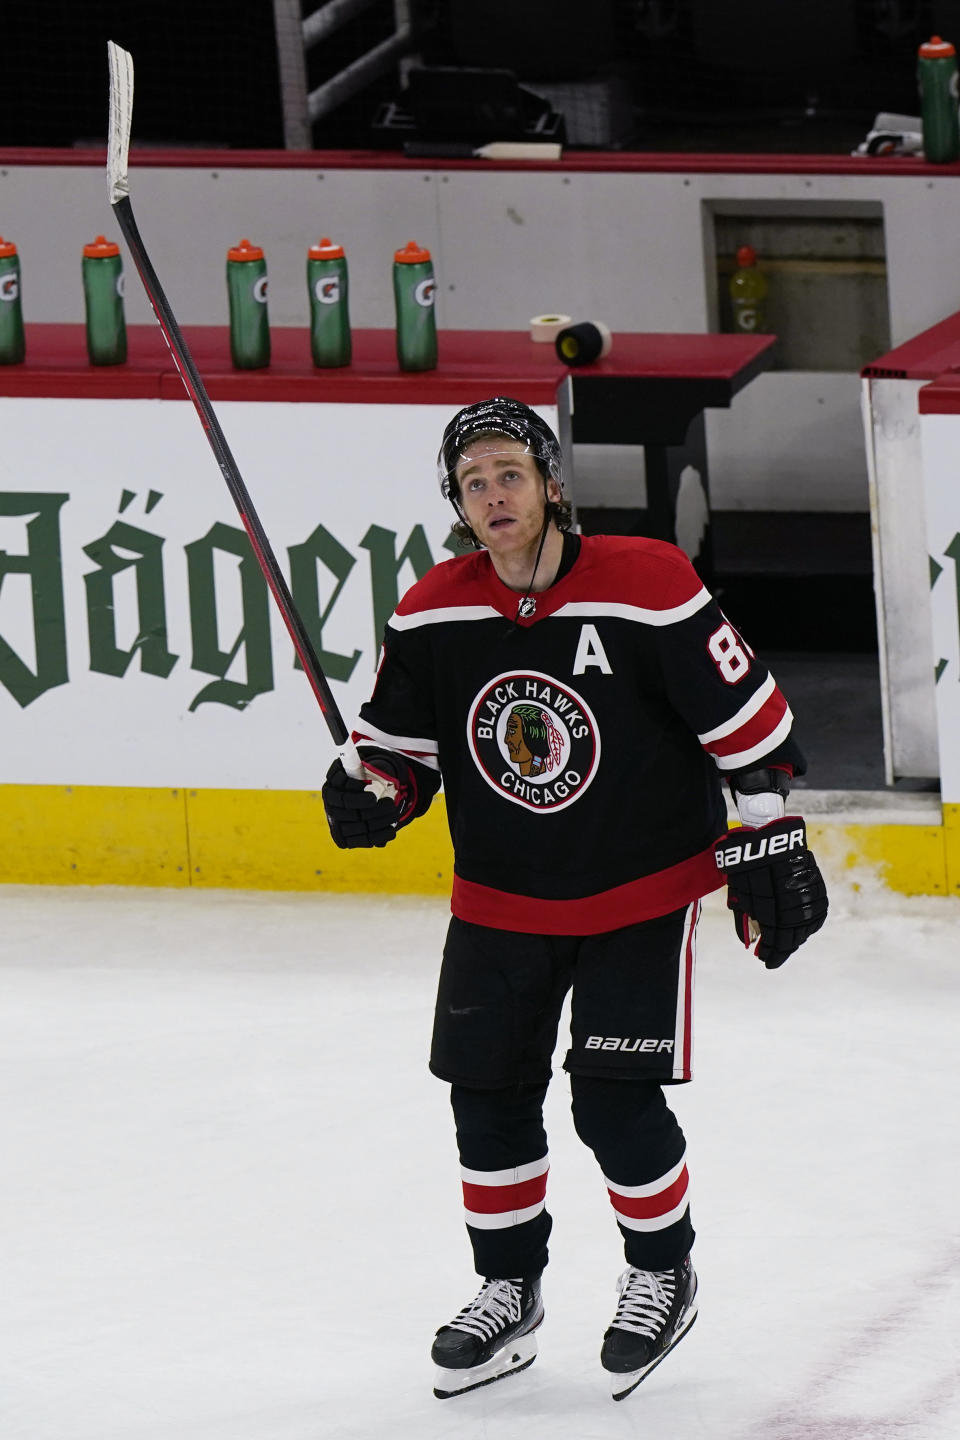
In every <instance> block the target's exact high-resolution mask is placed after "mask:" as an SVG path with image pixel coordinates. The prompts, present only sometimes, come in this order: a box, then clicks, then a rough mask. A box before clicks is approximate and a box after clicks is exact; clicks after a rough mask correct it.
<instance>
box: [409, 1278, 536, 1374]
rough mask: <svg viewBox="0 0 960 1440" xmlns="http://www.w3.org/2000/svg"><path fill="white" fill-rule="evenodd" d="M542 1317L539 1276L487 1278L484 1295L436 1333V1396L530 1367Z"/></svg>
mask: <svg viewBox="0 0 960 1440" xmlns="http://www.w3.org/2000/svg"><path fill="white" fill-rule="evenodd" d="M542 1320H543V1301H542V1300H541V1298H540V1276H539V1275H535V1276H534V1277H533V1278H532V1279H530V1280H484V1282H483V1285H482V1287H481V1289H480V1294H479V1295H478V1296H477V1298H476V1299H475V1300H472V1301H471V1302H470V1304H469V1305H465V1306H464V1308H463V1309H462V1310H461V1311H460V1314H459V1315H458V1316H457V1317H456V1319H455V1320H451V1321H450V1324H449V1325H444V1326H442V1327H441V1328H440V1329H439V1330H438V1331H437V1338H436V1340H434V1342H433V1349H432V1350H431V1351H430V1358H431V1359H432V1360H433V1363H434V1364H435V1365H436V1366H437V1374H436V1383H435V1385H434V1391H433V1393H434V1395H436V1397H437V1399H438V1400H448V1399H449V1398H450V1396H451V1395H462V1394H463V1393H464V1391H465V1390H476V1389H477V1387H478V1386H480V1385H490V1384H491V1383H492V1382H493V1381H494V1380H502V1379H505V1378H506V1376H508V1375H516V1374H518V1373H519V1371H521V1370H526V1368H527V1366H528V1365H532V1364H533V1362H534V1360H535V1359H536V1357H537V1337H536V1335H535V1334H534V1331H535V1330H536V1328H537V1326H538V1325H539V1324H540V1322H541V1321H542Z"/></svg>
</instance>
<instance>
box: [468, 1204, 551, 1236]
mask: <svg viewBox="0 0 960 1440" xmlns="http://www.w3.org/2000/svg"><path fill="white" fill-rule="evenodd" d="M546 1203H547V1202H546V1201H545V1200H540V1201H538V1203H537V1204H536V1205H527V1206H526V1207H525V1209H523V1210H504V1211H501V1213H500V1214H498V1215H485V1214H481V1213H480V1212H479V1211H478V1210H465V1211H464V1212H463V1214H464V1219H465V1220H466V1222H467V1224H468V1225H472V1226H473V1227H474V1229H475V1230H507V1229H509V1228H510V1226H511V1225H523V1224H524V1222H525V1221H527V1220H533V1219H535V1218H536V1216H538V1215H539V1214H540V1212H541V1211H542V1210H543V1208H544V1206H545V1205H546Z"/></svg>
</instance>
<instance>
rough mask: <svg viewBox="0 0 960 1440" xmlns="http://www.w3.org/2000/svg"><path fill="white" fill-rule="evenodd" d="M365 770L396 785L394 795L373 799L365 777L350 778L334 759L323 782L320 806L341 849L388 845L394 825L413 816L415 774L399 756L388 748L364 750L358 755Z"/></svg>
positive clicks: (335, 842)
mask: <svg viewBox="0 0 960 1440" xmlns="http://www.w3.org/2000/svg"><path fill="white" fill-rule="evenodd" d="M360 758H361V759H362V761H363V764H364V767H365V769H367V770H369V771H370V773H371V775H375V776H376V777H377V778H378V779H381V780H387V781H389V782H390V783H391V784H392V785H395V786H396V790H397V793H396V796H395V797H394V798H393V799H391V798H390V797H389V796H386V795H385V796H384V797H383V798H382V799H377V796H376V794H375V793H374V792H373V790H371V789H368V788H367V786H368V782H367V781H366V780H354V779H353V777H352V776H351V775H348V774H347V772H346V770H344V768H343V762H342V761H341V760H339V759H337V760H334V762H333V764H332V765H331V766H330V769H329V770H328V771H327V778H326V780H325V781H324V782H323V789H322V791H321V794H322V795H323V808H324V810H325V811H326V814H327V824H328V825H329V826H330V834H331V835H332V836H333V842H334V844H335V845H338V846H339V847H340V849H341V850H354V849H358V848H361V847H363V848H373V847H378V848H379V847H380V846H382V845H388V844H389V843H390V841H391V840H393V839H395V838H396V834H397V828H398V826H400V825H403V824H405V823H406V821H407V820H412V819H413V814H414V811H415V809H416V803H417V781H416V776H415V775H414V773H413V771H412V770H411V768H410V766H409V765H407V763H406V761H405V760H404V759H403V758H402V757H401V756H400V755H395V754H393V753H392V752H391V751H389V750H365V751H364V753H363V754H362V755H361V757H360Z"/></svg>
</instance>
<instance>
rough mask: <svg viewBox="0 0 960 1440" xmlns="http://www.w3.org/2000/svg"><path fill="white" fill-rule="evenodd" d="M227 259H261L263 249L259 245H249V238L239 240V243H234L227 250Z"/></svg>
mask: <svg viewBox="0 0 960 1440" xmlns="http://www.w3.org/2000/svg"><path fill="white" fill-rule="evenodd" d="M227 259H228V260H262V259H263V251H262V250H261V248H260V246H259V245H251V244H250V241H249V240H241V241H240V244H239V245H234V246H232V247H231V248H230V249H229V250H228V251H227Z"/></svg>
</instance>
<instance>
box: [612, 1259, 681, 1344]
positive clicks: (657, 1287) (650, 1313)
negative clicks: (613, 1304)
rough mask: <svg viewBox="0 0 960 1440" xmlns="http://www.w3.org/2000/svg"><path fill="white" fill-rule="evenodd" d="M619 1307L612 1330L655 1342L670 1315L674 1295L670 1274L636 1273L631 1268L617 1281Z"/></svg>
mask: <svg viewBox="0 0 960 1440" xmlns="http://www.w3.org/2000/svg"><path fill="white" fill-rule="evenodd" d="M617 1286H618V1288H619V1290H620V1303H619V1304H618V1305H617V1313H616V1315H615V1316H614V1317H613V1328H614V1329H617V1330H632V1331H633V1333H634V1334H636V1335H646V1336H647V1337H648V1338H649V1339H650V1340H656V1339H657V1337H658V1335H659V1334H660V1332H661V1331H662V1329H663V1327H664V1325H665V1324H666V1320H667V1316H668V1314H669V1313H670V1306H671V1305H672V1304H673V1297H674V1295H675V1294H676V1289H677V1286H676V1279H675V1276H674V1273H673V1271H672V1270H636V1269H634V1267H633V1266H632V1265H631V1266H630V1267H629V1269H627V1270H624V1272H623V1274H622V1275H621V1276H620V1278H619V1280H618V1281H617Z"/></svg>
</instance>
